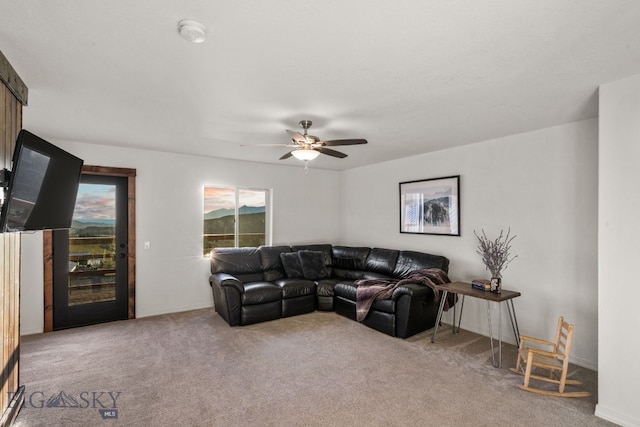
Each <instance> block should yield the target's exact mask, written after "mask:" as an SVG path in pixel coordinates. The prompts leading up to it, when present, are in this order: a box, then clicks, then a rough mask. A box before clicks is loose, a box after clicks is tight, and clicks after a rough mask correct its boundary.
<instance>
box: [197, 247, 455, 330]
mask: <svg viewBox="0 0 640 427" xmlns="http://www.w3.org/2000/svg"><path fill="white" fill-rule="evenodd" d="M424 268H439V269H441V270H443V271H445V272H447V271H448V268H449V260H448V259H447V258H446V257H444V256H440V255H431V254H426V253H422V252H415V251H400V250H394V249H381V248H368V247H350V246H333V245H330V244H318V245H304V246H261V247H259V248H216V249H213V250H212V251H211V276H210V278H209V283H210V284H211V287H212V290H213V301H214V305H215V311H216V312H217V313H218V314H219V315H220V316H222V318H223V319H224V320H225V321H226V322H227V323H229V325H231V326H236V325H249V324H252V323H257V322H264V321H267V320H274V319H278V318H281V317H288V316H295V315H298V314H303V313H309V312H312V311H315V310H324V311H335V312H336V313H338V314H341V315H343V316H346V317H348V318H350V319H353V320H356V286H355V285H354V281H355V280H358V279H377V278H383V279H384V278H395V279H404V278H406V277H407V276H408V275H409V274H410V273H411V272H413V271H415V270H419V269H424ZM437 312H438V305H437V303H436V301H435V297H434V293H433V291H432V290H431V288H429V287H428V286H425V285H421V284H413V283H409V284H405V285H402V286H399V287H397V288H396V289H395V290H394V292H393V295H392V297H391V298H390V299H388V300H378V301H375V302H374V303H373V305H372V307H371V309H370V311H369V313H368V315H367V317H366V318H365V319H364V320H363V322H362V323H364V324H365V325H367V326H369V327H371V328H374V329H376V330H378V331H381V332H383V333H385V334H388V335H391V336H395V337H400V338H407V337H410V336H412V335H414V334H417V333H418V332H421V331H424V330H427V329H430V328H431V327H433V326H434V325H435V321H436V316H437Z"/></svg>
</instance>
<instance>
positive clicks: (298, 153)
mask: <svg viewBox="0 0 640 427" xmlns="http://www.w3.org/2000/svg"><path fill="white" fill-rule="evenodd" d="M298 124H299V125H300V127H302V129H304V133H300V132H296V131H293V130H289V129H287V131H286V132H287V133H288V134H289V136H290V137H291V142H290V143H289V144H259V145H262V146H279V147H290V148H293V150H291V151H289V152H288V153H287V154H285V155H283V156H282V157H280V160H285V159H288V158H289V157H291V156H293V157H295V158H296V159H299V160H304V161H305V162H308V161H309V160H313V159H315V158H316V157H318V156H319V155H320V154H326V155H328V156H331V157H337V158H339V159H344V158H345V157H347V155H346V154H345V153H342V152H340V151H336V150H332V149H331V148H327V147H335V146H338V145H359V144H366V143H367V140H366V139H334V140H330V141H321V140H320V138H318V137H317V136H314V135H309V134H308V133H307V131H308V130H309V128H310V127H311V125H312V124H313V122H312V121H311V120H300V122H299V123H298Z"/></svg>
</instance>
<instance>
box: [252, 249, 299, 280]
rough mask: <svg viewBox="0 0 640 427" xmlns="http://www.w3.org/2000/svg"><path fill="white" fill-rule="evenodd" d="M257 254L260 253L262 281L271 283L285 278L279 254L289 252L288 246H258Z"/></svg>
mask: <svg viewBox="0 0 640 427" xmlns="http://www.w3.org/2000/svg"><path fill="white" fill-rule="evenodd" d="M258 252H259V253H260V263H261V264H262V270H263V273H264V280H266V281H267V282H272V281H274V280H277V279H282V278H283V277H286V273H285V271H284V267H283V266H282V260H281V259H280V254H281V253H287V252H291V248H290V247H289V246H260V247H259V248H258Z"/></svg>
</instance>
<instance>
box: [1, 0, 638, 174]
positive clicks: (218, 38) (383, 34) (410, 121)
mask: <svg viewBox="0 0 640 427" xmlns="http://www.w3.org/2000/svg"><path fill="white" fill-rule="evenodd" d="M185 18H186V19H195V20H198V21H200V22H202V23H203V24H204V25H205V26H206V27H207V28H208V38H207V40H206V42H204V43H201V44H193V43H190V42H187V41H186V40H184V39H182V38H180V37H179V36H178V32H177V23H178V21H180V20H181V19H185ZM0 50H2V52H3V53H4V54H5V56H6V57H7V58H8V59H9V61H10V62H11V63H12V65H13V67H14V68H15V69H16V70H17V71H18V73H19V74H20V75H21V77H22V79H23V80H24V81H25V83H26V84H27V86H28V87H29V91H30V92H29V106H28V107H26V108H25V110H24V116H25V119H24V123H25V127H27V128H29V129H30V130H31V131H32V132H34V133H36V134H39V135H40V136H42V137H44V138H46V139H50V140H51V141H56V140H73V141H83V142H87V143H100V144H112V145H118V146H130V147H139V148H150V149H156V150H162V151H169V152H177V153H191V154H196V155H203V156H216V157H224V158H232V159H244V160H252V161H259V162H271V163H278V164H290V165H298V164H300V165H301V162H300V161H299V160H296V159H295V158H290V159H287V160H282V161H280V160H278V158H279V157H280V156H281V155H282V154H284V153H286V152H287V151H288V149H287V148H286V147H243V146H241V144H258V143H259V144H262V143H265V144H278V143H283V144H286V143H287V142H288V141H289V138H288V136H287V134H286V133H285V129H294V130H300V128H299V127H298V124H297V123H298V121H300V120H301V119H311V120H313V122H314V125H313V127H312V129H311V132H310V133H312V134H314V135H317V136H319V137H320V138H321V139H325V140H326V139H340V138H366V139H367V140H368V141H369V144H368V145H365V146H349V147H339V149H340V151H343V152H345V153H347V154H348V155H349V157H347V158H345V159H335V158H331V157H328V156H320V157H319V158H318V159H317V160H314V161H313V163H312V167H316V168H323V169H334V170H342V169H348V168H353V167H358V166H362V165H366V164H371V163H377V162H382V161H386V160H390V159H395V158H401V157H407V156H411V155H415V154H418V153H425V152H429V151H434V150H441V149H444V148H448V147H454V146H458V145H463V144H469V143H473V142H477V141H482V140H485V139H489V138H495V137H500V136H504V135H511V134H515V133H520V132H526V131H530V130H534V129H540V128H544V127H548V126H554V125H558V124H562V123H567V122H571V121H576V120H581V119H586V118H592V117H596V116H597V115H598V94H597V89H598V86H599V85H600V84H602V83H606V82H609V81H613V80H616V79H619V78H622V77H626V76H629V75H632V74H637V73H640V1H637V0H606V1H605V0H531V1H529V0H395V1H383V0H314V1H311V0H263V1H248V0H236V1H233V0H228V1H212V0H200V1H190V0H136V1H125V0H119V1H114V0H83V1H71V0H47V1H41V0H2V2H1V3H0ZM116 166H117V165H116Z"/></svg>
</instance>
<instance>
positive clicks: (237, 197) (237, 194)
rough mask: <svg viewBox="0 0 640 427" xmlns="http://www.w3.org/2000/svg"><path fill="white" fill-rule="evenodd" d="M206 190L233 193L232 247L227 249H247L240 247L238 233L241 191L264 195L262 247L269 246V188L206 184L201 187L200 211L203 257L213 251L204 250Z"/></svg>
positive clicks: (270, 227)
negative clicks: (201, 203)
mask: <svg viewBox="0 0 640 427" xmlns="http://www.w3.org/2000/svg"><path fill="white" fill-rule="evenodd" d="M207 188H215V189H221V190H230V191H233V192H234V202H233V203H234V207H233V209H234V215H233V217H234V219H233V223H234V226H233V246H227V247H233V248H240V247H248V246H240V240H241V233H240V229H239V228H240V215H241V214H240V207H241V206H242V204H241V193H242V192H243V191H255V192H263V193H264V214H265V217H264V245H265V246H269V245H271V243H272V205H271V200H272V197H273V196H272V193H273V190H272V189H271V188H259V187H236V186H229V185H219V184H207V185H204V186H203V191H202V202H203V209H202V214H203V222H202V252H203V255H204V256H205V257H206V256H208V254H209V252H210V251H211V249H213V247H210V248H205V246H206V245H205V238H206V236H207V235H206V233H205V222H204V221H205V218H204V215H205V214H206V213H207V212H206V211H205V209H206V197H207V196H206V194H207V190H206V189H207Z"/></svg>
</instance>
